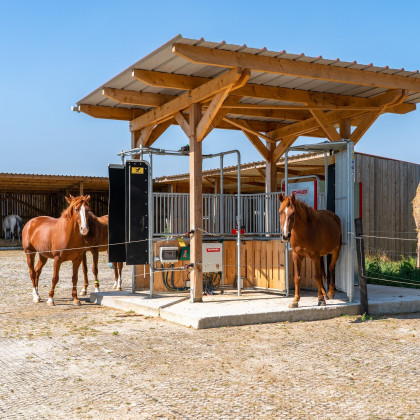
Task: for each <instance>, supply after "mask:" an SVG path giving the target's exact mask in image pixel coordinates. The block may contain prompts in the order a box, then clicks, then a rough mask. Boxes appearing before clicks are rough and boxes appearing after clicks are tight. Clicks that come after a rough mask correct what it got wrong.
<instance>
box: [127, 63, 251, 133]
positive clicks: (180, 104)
mask: <svg viewBox="0 0 420 420" xmlns="http://www.w3.org/2000/svg"><path fill="white" fill-rule="evenodd" d="M249 74H250V73H249V71H248V70H242V69H232V70H230V71H228V72H226V73H223V74H222V75H221V76H219V77H216V78H215V79H212V80H210V81H209V82H207V83H205V84H203V85H200V86H198V87H197V88H195V89H193V90H191V91H188V92H186V93H184V94H183V95H181V96H178V97H176V98H175V99H172V100H171V101H169V102H167V103H165V104H163V105H161V106H159V107H157V108H155V109H153V110H151V111H149V112H147V113H146V114H145V115H143V116H141V117H139V118H136V119H133V120H132V121H131V124H130V130H131V131H136V130H139V129H141V128H143V127H146V126H148V125H153V124H157V123H159V122H162V121H163V120H165V119H167V118H168V117H169V118H172V116H173V115H174V114H176V113H177V112H179V111H182V110H184V109H186V108H188V107H189V106H190V105H191V104H194V103H199V102H202V101H204V100H206V99H208V98H211V97H213V96H214V95H216V94H217V93H219V92H220V91H222V90H225V89H228V88H229V87H230V88H231V89H233V88H234V85H235V84H236V83H241V82H244V83H246V80H248V79H245V78H244V77H245V76H247V77H248V78H249Z"/></svg>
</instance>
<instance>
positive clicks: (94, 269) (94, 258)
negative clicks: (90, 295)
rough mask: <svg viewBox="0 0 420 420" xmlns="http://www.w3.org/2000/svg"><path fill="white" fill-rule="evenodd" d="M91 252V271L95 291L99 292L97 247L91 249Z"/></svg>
mask: <svg viewBox="0 0 420 420" xmlns="http://www.w3.org/2000/svg"><path fill="white" fill-rule="evenodd" d="M91 252H92V261H93V264H92V273H93V277H94V278H95V293H97V292H99V280H98V260H99V251H98V249H97V248H95V249H94V250H92V251H91Z"/></svg>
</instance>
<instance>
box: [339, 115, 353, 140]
mask: <svg viewBox="0 0 420 420" xmlns="http://www.w3.org/2000/svg"><path fill="white" fill-rule="evenodd" d="M350 134H351V121H350V120H349V119H348V118H346V119H344V120H341V121H340V136H341V138H342V139H349V138H350Z"/></svg>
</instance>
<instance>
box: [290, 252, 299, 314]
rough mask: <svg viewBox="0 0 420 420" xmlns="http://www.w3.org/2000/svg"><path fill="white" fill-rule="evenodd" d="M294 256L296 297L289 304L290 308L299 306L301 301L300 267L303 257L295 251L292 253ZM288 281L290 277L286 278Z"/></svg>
mask: <svg viewBox="0 0 420 420" xmlns="http://www.w3.org/2000/svg"><path fill="white" fill-rule="evenodd" d="M292 257H293V265H294V268H295V275H294V281H295V298H294V299H293V302H292V303H291V304H290V305H289V308H298V307H299V301H300V268H301V266H302V261H303V257H302V256H301V255H298V254H296V253H295V252H293V253H292ZM286 281H289V279H286Z"/></svg>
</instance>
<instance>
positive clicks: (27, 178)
mask: <svg viewBox="0 0 420 420" xmlns="http://www.w3.org/2000/svg"><path fill="white" fill-rule="evenodd" d="M69 194H72V195H74V196H77V195H82V194H89V195H90V196H91V209H92V211H93V212H94V213H95V214H97V215H98V216H101V215H103V214H107V213H108V178H106V177H86V176H66V175H34V174H11V173H0V216H1V220H3V218H4V217H5V216H7V215H8V214H18V215H19V216H21V217H22V219H23V221H24V222H25V223H26V222H27V221H28V220H29V219H32V218H33V217H37V216H52V217H59V216H60V214H61V212H62V211H63V210H64V209H65V208H66V207H67V205H68V204H67V202H66V200H65V198H64V197H65V196H67V197H68V196H69ZM2 235H3V233H2Z"/></svg>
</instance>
